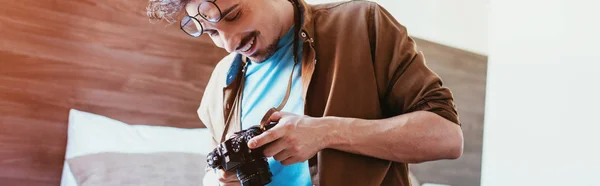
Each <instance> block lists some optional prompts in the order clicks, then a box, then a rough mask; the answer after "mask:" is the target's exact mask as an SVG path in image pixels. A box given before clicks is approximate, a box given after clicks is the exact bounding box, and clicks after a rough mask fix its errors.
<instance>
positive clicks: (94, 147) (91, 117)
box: [61, 109, 217, 186]
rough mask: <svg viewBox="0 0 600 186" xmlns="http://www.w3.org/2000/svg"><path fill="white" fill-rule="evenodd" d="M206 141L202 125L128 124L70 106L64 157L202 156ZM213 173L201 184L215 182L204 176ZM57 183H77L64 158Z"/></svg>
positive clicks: (72, 185)
mask: <svg viewBox="0 0 600 186" xmlns="http://www.w3.org/2000/svg"><path fill="white" fill-rule="evenodd" d="M210 140H211V136H210V133H209V132H208V130H207V129H205V128H198V129H182V128H174V127H164V126H149V125H129V124H127V123H124V122H121V121H117V120H115V119H111V118H108V117H105V116H101V115H97V114H92V113H88V112H83V111H79V110H75V109H71V110H70V113H69V126H68V140H67V149H66V154H65V159H70V158H75V157H79V156H84V155H90V154H95V153H102V152H119V153H157V152H183V153H197V154H202V155H203V156H202V157H206V155H207V154H208V153H209V152H210V151H211V150H212V147H211V142H210ZM199 161H205V160H204V159H202V160H199ZM209 174H210V173H209ZM213 176H214V175H212V174H210V175H207V176H206V177H205V179H204V185H217V184H216V183H215V182H214V181H216V179H214V178H210V179H207V178H208V177H213ZM211 182H212V183H211ZM61 186H77V182H76V181H75V178H74V176H73V174H72V173H71V171H70V169H69V166H68V164H67V161H65V163H64V168H63V175H62V180H61Z"/></svg>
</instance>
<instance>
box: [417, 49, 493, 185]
mask: <svg viewBox="0 0 600 186" xmlns="http://www.w3.org/2000/svg"><path fill="white" fill-rule="evenodd" d="M415 40H416V42H417V45H418V47H419V49H420V50H421V51H423V53H424V54H425V58H426V59H427V66H429V67H430V68H431V69H432V70H433V71H435V72H436V73H437V74H438V75H439V76H440V77H441V78H442V81H443V83H444V85H446V86H448V87H449V88H450V89H451V90H452V93H453V95H454V99H455V103H456V105H457V109H458V114H459V117H460V120H461V122H462V129H463V137H464V151H463V155H462V157H461V158H459V159H457V160H442V161H433V162H426V163H421V164H415V165H410V169H411V171H413V173H414V175H415V176H416V177H417V179H418V180H419V181H420V182H421V183H427V182H429V183H440V184H448V185H452V186H478V185H480V182H481V153H482V145H483V143H482V141H483V121H484V111H485V91H486V76H487V57H486V56H481V55H477V54H473V53H470V52H466V51H463V50H458V49H455V48H451V47H448V46H443V45H440V44H437V43H433V42H429V41H426V40H421V39H415Z"/></svg>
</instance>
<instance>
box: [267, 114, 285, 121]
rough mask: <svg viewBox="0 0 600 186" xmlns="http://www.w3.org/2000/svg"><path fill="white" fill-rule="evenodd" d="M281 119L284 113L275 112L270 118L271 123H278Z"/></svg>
mask: <svg viewBox="0 0 600 186" xmlns="http://www.w3.org/2000/svg"><path fill="white" fill-rule="evenodd" d="M281 117H283V113H282V112H273V114H271V116H270V117H269V122H277V121H279V120H280V119H281Z"/></svg>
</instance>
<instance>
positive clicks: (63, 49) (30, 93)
mask: <svg viewBox="0 0 600 186" xmlns="http://www.w3.org/2000/svg"><path fill="white" fill-rule="evenodd" d="M146 2H147V1H145V0H128V1H124V0H105V1H93V0H61V1H37V0H20V1H8V0H0V4H2V6H0V185H2V186H4V185H7V186H20V185H27V186H37V185H59V184H60V177H61V173H62V167H63V160H64V154H65V147H66V141H67V122H68V112H69V109H71V108H75V109H80V110H83V111H88V112H93V113H97V114H101V115H105V116H108V117H112V118H115V119H118V120H121V121H124V122H127V123H131V124H146V125H166V126H174V127H181V128H198V127H204V125H203V124H202V123H201V122H200V120H199V119H198V117H197V115H196V109H197V108H198V106H199V103H200V100H201V99H202V93H203V91H204V87H205V86H206V83H207V82H208V78H209V77H210V74H211V72H212V70H213V68H214V66H215V64H216V63H217V62H218V61H219V60H220V59H221V58H222V57H223V56H225V55H226V53H225V51H223V50H221V49H218V48H216V47H214V46H213V44H212V42H211V41H210V40H209V39H208V38H206V37H203V38H199V39H194V38H191V37H188V36H187V35H185V34H184V33H183V32H181V31H180V30H179V26H178V23H175V24H172V25H166V24H165V23H159V24H151V23H150V22H149V21H148V18H147V17H146V13H145V8H146Z"/></svg>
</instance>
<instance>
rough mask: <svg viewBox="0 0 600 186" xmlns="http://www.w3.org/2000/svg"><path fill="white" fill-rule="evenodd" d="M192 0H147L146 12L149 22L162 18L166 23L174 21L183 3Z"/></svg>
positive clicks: (182, 7)
mask: <svg viewBox="0 0 600 186" xmlns="http://www.w3.org/2000/svg"><path fill="white" fill-rule="evenodd" d="M190 1H192V0H148V7H146V14H147V15H148V17H149V18H150V21H151V22H158V21H161V20H164V21H166V22H168V23H173V22H176V21H177V20H176V19H175V17H177V15H179V13H181V10H183V9H184V7H185V5H186V4H187V3H189V2H190Z"/></svg>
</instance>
